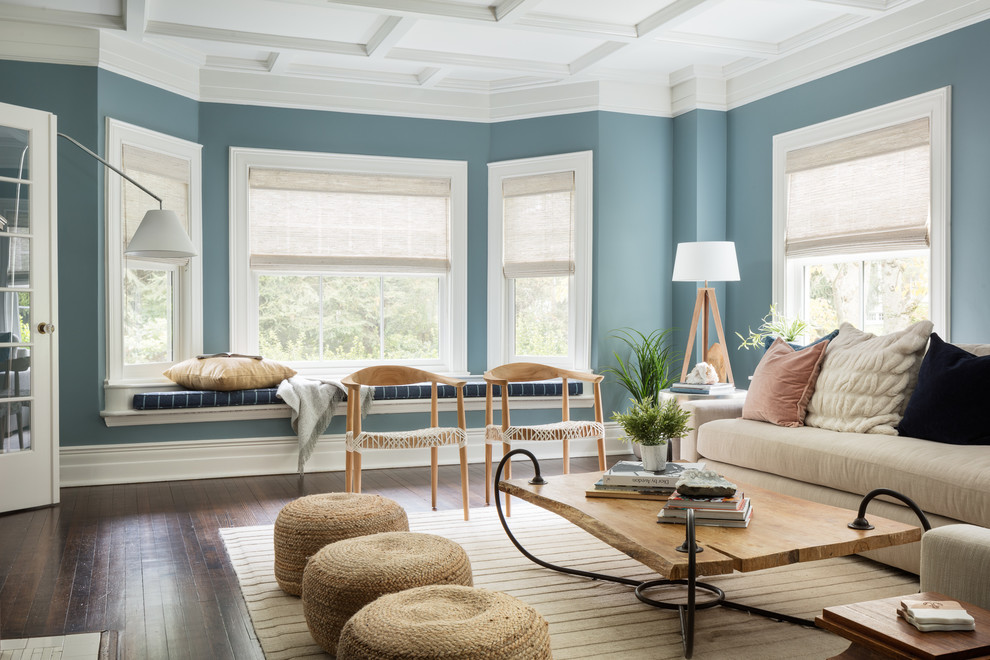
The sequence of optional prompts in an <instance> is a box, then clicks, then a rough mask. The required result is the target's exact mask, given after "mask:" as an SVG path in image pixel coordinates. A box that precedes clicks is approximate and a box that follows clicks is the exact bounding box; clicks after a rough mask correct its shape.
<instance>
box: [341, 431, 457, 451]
mask: <svg viewBox="0 0 990 660" xmlns="http://www.w3.org/2000/svg"><path fill="white" fill-rule="evenodd" d="M346 440H347V449H348V451H358V452H359V451H361V450H362V449H417V448H422V447H445V446H448V445H457V446H458V447H467V434H466V433H465V432H464V430H463V429H459V428H457V427H451V428H444V427H433V428H428V429H420V430H418V431H365V432H363V433H361V434H360V435H358V436H357V437H356V438H355V437H354V436H353V434H350V433H349V434H347V437H346Z"/></svg>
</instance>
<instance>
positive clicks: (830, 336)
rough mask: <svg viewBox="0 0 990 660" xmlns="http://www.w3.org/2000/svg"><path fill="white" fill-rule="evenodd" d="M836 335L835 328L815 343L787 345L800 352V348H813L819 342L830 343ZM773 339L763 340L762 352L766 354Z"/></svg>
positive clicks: (837, 331) (836, 330) (766, 338)
mask: <svg viewBox="0 0 990 660" xmlns="http://www.w3.org/2000/svg"><path fill="white" fill-rule="evenodd" d="M838 334H839V330H838V328H836V329H835V330H833V331H832V332H830V333H828V334H827V335H822V336H821V337H819V338H818V339H816V340H815V341H813V342H811V343H810V344H808V345H807V346H802V345H801V344H792V343H791V342H787V345H788V346H790V347H791V348H793V349H794V350H795V351H800V350H801V349H802V348H808V346H814V345H815V344H817V343H818V342H820V341H826V340H828V341H832V340H833V339H835V338H836V336H837V335H838ZM775 339H776V337H773V336H771V337H764V338H763V351H764V352H766V351H767V349H768V348H770V345H771V344H772V343H773V341H774V340H775Z"/></svg>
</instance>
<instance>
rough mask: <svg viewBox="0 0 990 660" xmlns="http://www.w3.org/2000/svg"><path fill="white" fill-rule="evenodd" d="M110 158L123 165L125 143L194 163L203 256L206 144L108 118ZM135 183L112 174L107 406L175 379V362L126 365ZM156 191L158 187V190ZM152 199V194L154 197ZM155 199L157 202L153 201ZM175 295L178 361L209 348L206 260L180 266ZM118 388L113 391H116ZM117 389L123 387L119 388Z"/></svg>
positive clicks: (196, 227)
mask: <svg viewBox="0 0 990 660" xmlns="http://www.w3.org/2000/svg"><path fill="white" fill-rule="evenodd" d="M106 132H107V138H106V141H107V152H106V153H107V161H108V162H110V163H111V164H113V165H114V166H115V167H118V168H121V169H123V168H122V164H121V160H122V153H123V147H124V145H125V144H130V145H134V146H135V147H139V148H142V149H146V150H149V151H156V152H160V153H163V154H167V155H169V156H172V157H175V158H179V159H182V160H185V161H188V162H189V177H190V181H189V209H188V217H189V234H190V239H191V240H192V242H193V245H194V246H195V247H196V250H197V252H199V253H200V254H202V244H203V238H202V236H203V232H202V213H203V211H202V209H203V202H202V200H203V197H202V185H203V183H202V182H203V173H202V149H203V147H202V145H199V144H196V143H195V142H189V141H187V140H183V139H180V138H177V137H173V136H171V135H166V134H164V133H159V132H157V131H152V130H149V129H147V128H143V127H141V126H134V125H132V124H128V123H125V122H122V121H118V120H116V119H112V118H110V117H107V120H106ZM130 185H133V184H131V183H130V182H129V181H125V180H124V179H123V178H122V177H120V176H117V175H116V174H113V173H107V176H106V191H107V192H106V246H105V253H106V278H107V279H106V307H107V310H106V318H107V378H106V383H105V389H106V390H107V402H106V405H107V409H108V410H109V409H115V408H120V407H121V404H122V403H126V405H123V407H125V408H127V407H130V403H129V400H130V393H131V388H132V387H134V386H147V385H154V384H166V383H170V382H171V381H169V380H168V379H167V378H165V377H164V376H163V375H161V372H162V371H163V370H164V369H166V368H167V367H169V366H170V365H171V364H173V363H172V362H164V363H160V364H151V365H140V366H139V367H136V368H135V367H126V366H125V365H124V357H123V356H124V315H123V309H124V285H123V282H124V268H125V265H124V255H123V251H122V250H121V249H120V248H119V246H120V245H121V244H122V243H123V222H122V192H123V186H130ZM152 192H154V191H152ZM149 199H150V198H149ZM151 201H154V200H151ZM175 272H176V274H177V277H176V278H175V281H174V282H173V287H174V293H175V295H176V298H177V299H178V300H179V301H180V304H179V305H176V306H174V307H173V312H172V313H173V315H174V321H173V342H172V343H173V346H172V351H173V357H174V359H175V362H179V361H181V360H184V359H187V358H190V357H192V356H194V355H196V354H197V353H201V352H202V351H203V261H202V259H197V258H195V257H194V258H191V259H189V260H188V261H187V262H186V263H185V264H184V265H179V266H176V270H175ZM112 390H113V391H112ZM116 390H120V392H117V391H116Z"/></svg>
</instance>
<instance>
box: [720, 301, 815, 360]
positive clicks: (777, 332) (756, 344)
mask: <svg viewBox="0 0 990 660" xmlns="http://www.w3.org/2000/svg"><path fill="white" fill-rule="evenodd" d="M808 327H809V326H808V324H807V323H805V322H804V321H802V320H801V319H789V318H787V317H786V316H784V315H783V314H781V313H780V312H778V311H777V306H776V305H770V312H769V313H768V314H767V315H766V316H764V317H763V320H762V322H761V323H760V327H759V328H757V329H756V330H753V328H750V329H749V335H748V336H746V337H743V336H742V335H741V334H739V333H738V332H737V333H736V336H737V337H739V339H741V340H742V341H741V343H740V344H739V348H745V349H750V348H763V340H764V339H766V338H767V337H783V338H784V341H788V342H793V341H797V340H798V339H800V338H801V337H802V336H804V333H805V332H807V331H808Z"/></svg>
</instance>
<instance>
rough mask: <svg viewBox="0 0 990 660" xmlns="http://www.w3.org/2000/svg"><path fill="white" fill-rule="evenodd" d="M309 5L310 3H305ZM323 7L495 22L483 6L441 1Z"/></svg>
mask: <svg viewBox="0 0 990 660" xmlns="http://www.w3.org/2000/svg"><path fill="white" fill-rule="evenodd" d="M307 4H311V3H307ZM320 4H323V5H324V6H331V7H333V6H340V7H344V6H346V7H353V8H355V9H371V10H382V9H384V10H385V11H387V12H389V13H392V14H403V15H406V16H434V17H437V18H449V19H467V20H471V21H484V22H486V23H494V22H495V13H494V11H492V9H491V8H490V7H486V6H484V5H469V4H467V3H463V2H443V1H442V0H327V1H326V2H325V3H320Z"/></svg>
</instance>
